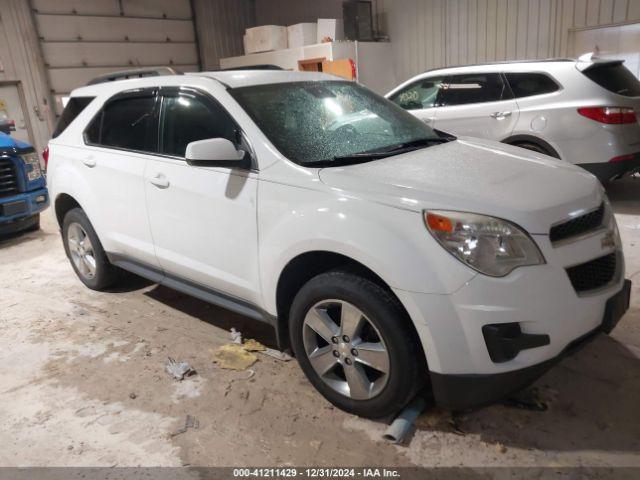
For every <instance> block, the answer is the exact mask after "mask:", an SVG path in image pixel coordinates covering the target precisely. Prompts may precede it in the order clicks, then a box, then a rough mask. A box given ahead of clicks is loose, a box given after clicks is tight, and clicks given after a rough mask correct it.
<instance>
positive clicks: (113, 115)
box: [85, 96, 157, 152]
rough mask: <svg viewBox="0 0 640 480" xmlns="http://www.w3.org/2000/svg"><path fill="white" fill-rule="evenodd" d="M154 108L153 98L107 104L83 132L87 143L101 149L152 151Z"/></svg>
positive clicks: (131, 99) (153, 146)
mask: <svg viewBox="0 0 640 480" xmlns="http://www.w3.org/2000/svg"><path fill="white" fill-rule="evenodd" d="M154 106H155V97H153V96H148V97H130V98H123V99H118V100H114V101H112V102H109V103H108V104H107V105H106V106H105V107H104V109H103V110H102V112H101V113H100V114H98V116H96V118H94V120H93V122H92V123H91V125H90V126H89V128H88V129H87V131H86V133H85V136H86V139H87V141H89V142H90V143H93V144H96V145H101V146H105V147H114V148H122V149H126V150H138V151H147V152H155V151H156V150H157V135H156V128H155V126H156V121H155V115H154Z"/></svg>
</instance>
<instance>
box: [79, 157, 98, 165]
mask: <svg viewBox="0 0 640 480" xmlns="http://www.w3.org/2000/svg"><path fill="white" fill-rule="evenodd" d="M82 163H84V164H85V165H86V166H87V167H89V168H93V167H95V166H96V160H95V158H93V155H90V156H88V157H84V158H83V159H82Z"/></svg>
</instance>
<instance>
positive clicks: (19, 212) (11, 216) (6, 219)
mask: <svg viewBox="0 0 640 480" xmlns="http://www.w3.org/2000/svg"><path fill="white" fill-rule="evenodd" d="M48 206H49V192H48V191H47V189H46V188H40V189H38V190H33V191H31V192H26V193H19V194H17V195H12V196H10V197H3V198H0V233H2V234H7V233H15V232H18V231H21V230H24V229H27V228H29V227H31V226H33V224H34V223H35V220H34V218H35V215H37V214H38V213H40V212H42V211H43V210H44V209H46V208H47V207H48Z"/></svg>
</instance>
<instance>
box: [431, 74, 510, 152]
mask: <svg viewBox="0 0 640 480" xmlns="http://www.w3.org/2000/svg"><path fill="white" fill-rule="evenodd" d="M437 110H438V115H437V118H436V121H435V125H434V126H435V128H437V129H438V130H442V131H445V132H448V133H452V134H454V135H465V136H470V137H479V138H487V139H490V140H497V141H500V140H504V139H505V138H507V137H508V136H509V135H510V134H511V132H512V131H513V129H514V127H515V125H516V122H517V120H518V105H517V103H516V101H515V100H514V98H513V95H512V94H511V91H510V90H509V87H508V85H507V84H506V83H505V82H504V80H503V78H502V75H501V74H499V73H468V74H462V75H452V76H450V77H448V79H447V81H446V82H445V85H444V88H443V90H442V95H441V100H440V102H439V106H438V108H437Z"/></svg>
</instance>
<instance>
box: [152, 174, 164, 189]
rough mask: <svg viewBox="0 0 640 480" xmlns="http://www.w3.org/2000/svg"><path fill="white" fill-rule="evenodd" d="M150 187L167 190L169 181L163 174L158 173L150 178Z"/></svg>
mask: <svg viewBox="0 0 640 480" xmlns="http://www.w3.org/2000/svg"><path fill="white" fill-rule="evenodd" d="M149 182H151V184H152V185H155V186H156V187H158V188H168V187H169V179H168V178H167V177H166V176H165V175H164V174H163V173H158V174H157V175H156V176H154V177H151V178H150V179H149Z"/></svg>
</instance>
